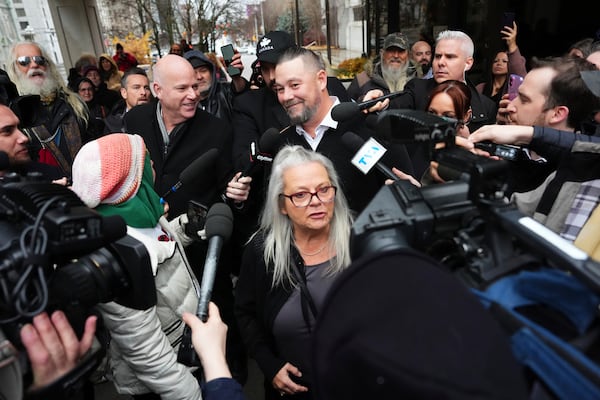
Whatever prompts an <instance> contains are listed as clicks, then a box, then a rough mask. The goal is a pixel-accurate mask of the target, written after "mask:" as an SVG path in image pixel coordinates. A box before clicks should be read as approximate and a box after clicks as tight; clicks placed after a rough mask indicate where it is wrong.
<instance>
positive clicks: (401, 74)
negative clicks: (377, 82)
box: [381, 63, 408, 92]
mask: <svg viewBox="0 0 600 400" xmlns="http://www.w3.org/2000/svg"><path fill="white" fill-rule="evenodd" d="M407 70H408V63H404V64H403V65H402V66H401V67H400V68H390V67H388V66H387V65H385V64H384V63H381V74H382V75H383V80H384V81H385V83H387V85H388V88H389V89H390V92H399V91H401V90H404V85H406V81H407V80H408V78H407V74H406V72H407Z"/></svg>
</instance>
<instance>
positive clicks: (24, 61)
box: [17, 56, 47, 67]
mask: <svg viewBox="0 0 600 400" xmlns="http://www.w3.org/2000/svg"><path fill="white" fill-rule="evenodd" d="M31 61H33V62H34V63H36V64H37V65H41V66H43V65H46V62H47V60H46V57H44V56H21V57H18V58H17V62H18V63H19V65H21V66H23V67H26V66H28V65H29V64H31Z"/></svg>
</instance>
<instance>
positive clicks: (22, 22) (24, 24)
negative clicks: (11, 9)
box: [19, 21, 29, 30]
mask: <svg viewBox="0 0 600 400" xmlns="http://www.w3.org/2000/svg"><path fill="white" fill-rule="evenodd" d="M19 26H20V27H21V29H22V30H25V29H27V27H28V26H29V22H27V21H21V22H19Z"/></svg>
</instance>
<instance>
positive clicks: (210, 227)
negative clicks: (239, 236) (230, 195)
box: [197, 203, 233, 322]
mask: <svg viewBox="0 0 600 400" xmlns="http://www.w3.org/2000/svg"><path fill="white" fill-rule="evenodd" d="M204 229H205V230H206V238H207V240H208V251H207V252H206V260H205V261H204V272H203V273H202V283H201V284H200V300H199V301H198V312H197V315H198V318H200V319H201V320H202V322H206V320H207V319H208V303H209V302H210V296H211V294H212V288H213V285H214V283H215V275H216V273H217V264H218V263H219V254H220V253H221V247H223V243H225V242H226V241H228V240H229V238H230V237H231V232H232V230H233V214H232V213H231V208H229V206H228V205H227V204H225V203H215V204H213V205H212V207H211V208H210V209H209V210H208V214H206V225H205V226H204Z"/></svg>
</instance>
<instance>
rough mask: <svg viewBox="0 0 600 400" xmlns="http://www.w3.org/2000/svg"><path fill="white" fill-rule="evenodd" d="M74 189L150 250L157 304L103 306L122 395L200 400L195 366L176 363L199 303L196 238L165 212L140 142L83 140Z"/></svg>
mask: <svg viewBox="0 0 600 400" xmlns="http://www.w3.org/2000/svg"><path fill="white" fill-rule="evenodd" d="M72 189H73V191H74V192H75V193H76V194H77V195H78V196H79V197H80V198H81V199H82V200H83V202H84V203H85V204H86V205H87V206H88V207H90V208H94V209H95V210H96V211H98V212H99V213H100V214H102V215H104V216H109V215H120V216H121V217H123V219H124V220H125V222H126V224H127V233H128V235H129V236H131V237H133V238H135V239H137V240H139V241H140V242H142V243H143V244H144V245H145V247H146V249H147V250H148V253H149V255H150V260H151V265H152V272H153V273H154V277H155V278H154V281H155V285H156V296H157V303H156V306H154V307H152V308H149V309H146V310H135V309H132V308H128V307H125V306H123V305H120V304H117V303H116V302H108V303H103V304H99V305H98V308H99V310H100V312H101V315H102V318H103V320H104V324H105V326H106V327H107V329H108V331H109V333H110V336H111V341H110V347H109V352H108V355H109V365H110V373H109V379H111V380H112V381H113V383H114V384H115V387H116V389H117V391H118V392H119V393H121V394H129V395H133V396H134V398H135V397H140V398H144V399H149V398H154V397H153V396H156V398H162V399H163V400H165V399H194V400H197V399H201V398H202V395H201V389H200V385H199V383H198V380H197V379H196V377H195V376H194V375H192V370H190V369H189V368H188V367H186V366H184V365H183V364H180V363H178V362H177V349H178V347H179V344H180V342H181V338H182V334H183V328H184V325H185V324H184V322H183V321H182V319H181V316H182V313H183V312H191V313H195V311H196V307H197V302H198V293H199V285H198V282H197V281H196V279H195V277H194V274H193V273H192V270H191V269H190V267H189V264H188V261H187V259H186V257H185V253H184V251H183V245H184V244H187V243H182V241H181V240H186V241H187V242H188V243H189V242H190V241H191V240H192V239H191V238H189V237H187V236H186V235H185V234H184V232H183V229H182V228H181V226H180V224H179V220H178V219H174V220H173V221H172V222H168V221H167V220H166V218H165V217H164V216H163V214H164V207H163V205H162V204H161V202H160V198H159V196H158V195H157V194H156V192H155V191H154V189H153V172H152V166H151V162H150V158H149V156H148V154H147V151H146V146H145V145H144V141H143V139H142V138H141V137H140V136H138V135H129V134H111V135H107V136H103V137H101V138H99V139H97V140H94V141H92V142H89V143H87V144H86V145H84V146H83V147H82V148H81V150H80V151H79V153H78V154H77V156H76V158H75V161H74V163H73V186H72ZM180 238H181V240H180ZM159 396H160V397H159Z"/></svg>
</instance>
